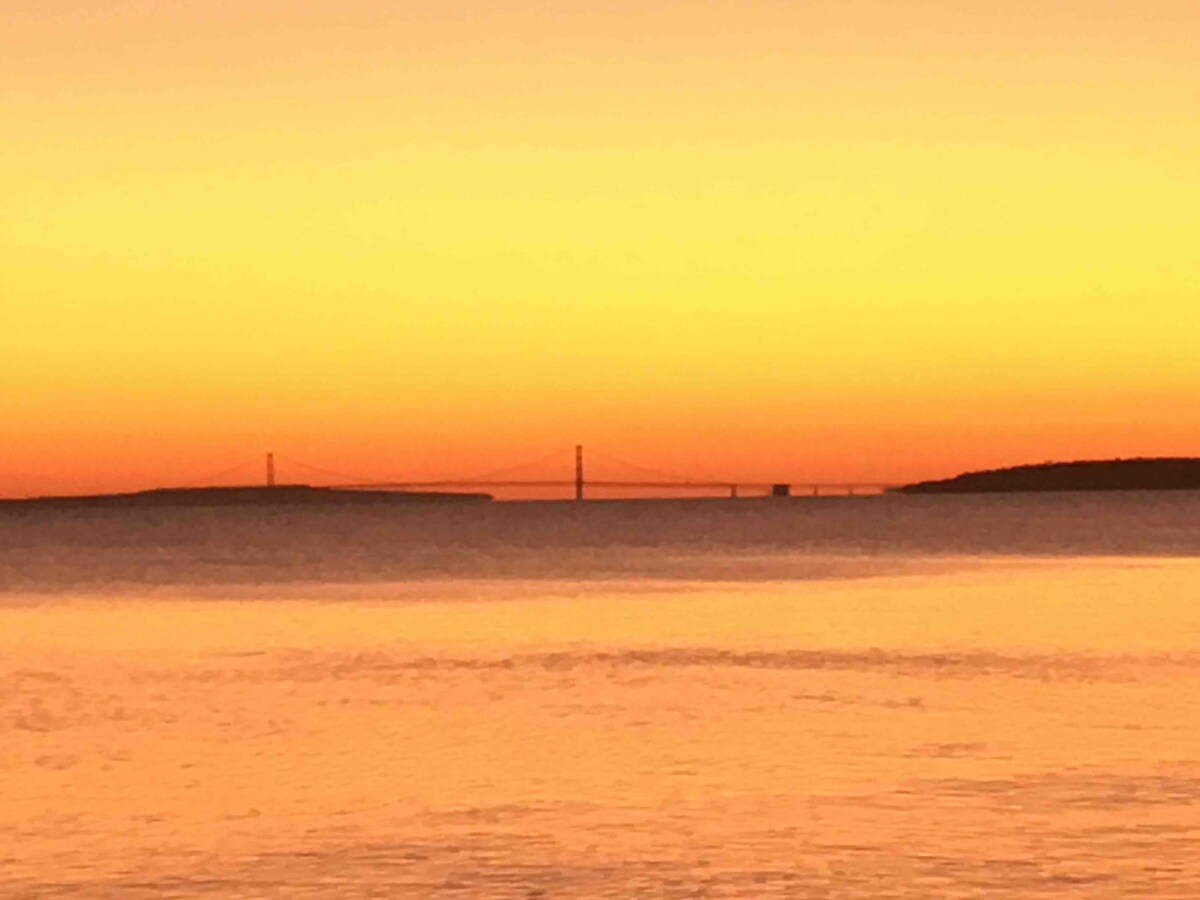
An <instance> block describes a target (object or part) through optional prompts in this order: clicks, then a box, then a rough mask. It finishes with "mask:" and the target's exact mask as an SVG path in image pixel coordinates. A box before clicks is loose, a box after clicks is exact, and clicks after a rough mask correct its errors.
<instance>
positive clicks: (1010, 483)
mask: <svg viewBox="0 0 1200 900" xmlns="http://www.w3.org/2000/svg"><path fill="white" fill-rule="evenodd" d="M893 490H894V491H895V492H897V493H901V494H1001V493H1018V492H1023V491H1172V490H1176V491H1177V490H1200V459H1195V458H1185V457H1172V458H1157V459H1143V458H1138V459H1106V460H1080V461H1076V462H1046V463H1038V464H1036V465H1026V466H1013V467H1011V468H1007V469H990V470H987V471H981V472H966V473H964V474H962V475H956V476H955V477H954V478H946V479H942V480H940V481H921V482H917V483H916V484H907V485H904V486H903V487H899V488H894V489H893Z"/></svg>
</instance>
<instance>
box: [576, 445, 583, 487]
mask: <svg viewBox="0 0 1200 900" xmlns="http://www.w3.org/2000/svg"><path fill="white" fill-rule="evenodd" d="M575 499H576V500H582V499H583V445H582V444H576V445H575Z"/></svg>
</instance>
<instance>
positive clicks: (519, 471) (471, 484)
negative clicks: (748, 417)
mask: <svg viewBox="0 0 1200 900" xmlns="http://www.w3.org/2000/svg"><path fill="white" fill-rule="evenodd" d="M597 459H598V460H599V461H600V462H601V465H600V466H599V469H600V470H601V471H603V472H606V474H603V475H601V476H600V477H592V476H590V475H589V470H590V469H591V465H592V462H593V461H594V460H597ZM569 461H570V457H569V456H568V455H567V454H566V452H564V451H563V450H556V451H554V452H553V453H549V454H545V455H543V456H540V457H537V458H535V459H531V460H526V461H524V462H521V463H518V464H516V465H510V466H504V467H502V468H498V469H491V470H488V471H486V472H477V473H473V474H470V475H466V476H463V477H448V478H432V479H429V478H426V479H410V480H406V479H402V478H378V477H375V478H372V477H367V476H364V475H362V474H355V473H350V472H343V471H338V470H336V469H330V468H326V467H323V466H318V465H312V464H310V463H306V462H302V461H300V460H297V459H292V458H289V457H284V456H281V455H279V454H275V453H268V454H266V456H265V458H264V457H258V458H256V459H254V460H246V461H244V462H241V463H239V464H237V465H235V466H230V467H228V468H226V469H222V470H221V471H219V472H214V473H210V474H208V475H205V476H202V477H199V478H196V479H193V480H190V481H189V483H188V484H186V485H183V486H184V487H206V486H211V485H216V484H227V483H229V479H231V478H236V477H239V476H240V477H242V478H245V477H247V476H248V474H249V472H250V471H251V470H252V468H258V470H259V472H260V473H262V474H261V477H262V478H263V480H262V482H261V483H262V484H263V485H265V486H267V487H275V486H277V485H280V484H282V483H283V482H282V481H280V480H279V478H278V471H279V470H281V469H285V470H287V471H288V473H289V475H290V474H291V473H293V472H295V473H298V474H301V475H303V476H304V479H305V480H304V482H303V483H305V484H310V485H312V486H314V487H323V488H337V489H339V490H362V491H367V490H370V491H456V490H469V491H480V490H486V491H500V492H503V493H505V494H508V495H510V496H525V497H529V496H538V497H543V496H561V497H572V496H573V497H574V499H575V500H585V499H599V498H598V497H597V494H599V495H600V498H604V499H615V498H616V497H618V496H636V497H653V496H725V497H729V498H733V499H737V498H739V497H763V496H769V497H790V496H813V497H819V496H855V495H862V494H878V493H882V492H884V491H886V490H888V489H889V488H892V487H896V485H894V484H890V483H884V482H872V481H836V482H835V481H819V480H803V479H801V480H796V479H781V480H776V481H754V480H742V479H730V478H713V477H696V476H691V475H687V474H681V473H678V472H668V471H664V470H661V469H655V468H652V467H648V466H642V465H639V464H637V463H633V462H629V461H627V460H623V459H620V458H618V457H615V456H612V455H610V454H606V453H601V452H599V451H595V450H591V451H589V454H588V465H587V466H586V467H585V458H584V451H583V447H582V446H580V445H576V446H575V449H574V468H573V471H571V470H568V473H569V474H564V476H563V477H557V478H556V477H535V475H534V474H532V473H534V472H545V471H546V470H547V468H549V467H557V465H562V464H563V463H569ZM556 464H557V465H556ZM563 467H564V468H566V466H563ZM614 469H616V470H617V471H618V472H619V471H624V472H625V473H626V474H625V475H623V476H622V475H620V474H613V470H614ZM314 477H315V478H316V479H317V480H312V479H313V478H314ZM241 483H243V484H244V483H245V482H244V481H242V482H241ZM292 483H295V482H292Z"/></svg>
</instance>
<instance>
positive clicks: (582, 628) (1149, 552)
mask: <svg viewBox="0 0 1200 900" xmlns="http://www.w3.org/2000/svg"><path fill="white" fill-rule="evenodd" d="M0 765H2V769H0V773H2V779H0V896H4V897H30V898H53V897H71V898H76V897H120V898H126V897H128V898H141V897H155V898H157V897H174V896H178V897H196V896H213V897H288V898H293V897H300V898H303V897H314V898H315V897H349V898H359V897H415V898H421V897H483V898H488V897H505V898H510V897H511V898H552V897H563V898H583V897H621V898H625V897H649V898H658V897H913V898H917V897H960V896H961V897H977V896H989V897H1036V896H1047V897H1060V896H1079V897H1122V898H1124V897H1179V898H1194V897H1197V896H1200V851H1198V849H1197V848H1200V495H1197V494H1194V493H1174V494H1124V495H1115V494H1114V495H1084V494H1080V495H1061V496H1057V497H1054V496H1050V497H997V498H962V497H959V498H955V497H942V498H890V497H889V498H861V499H829V500H817V501H807V500H806V501H800V500H797V501H791V502H771V501H738V502H733V501H703V502H670V503H597V504H585V505H583V506H574V505H571V504H504V505H496V506H493V507H490V508H482V509H480V508H474V509H465V508H462V509H456V508H450V507H444V508H436V507H413V508H409V509H404V508H397V509H392V510H383V509H340V510H333V509H330V510H307V511H304V510H291V511H287V510H279V511H274V512H271V511H265V512H264V511H248V510H227V511H219V512H218V511H203V510H184V511H174V512H171V511H162V510H157V511H145V512H129V511H123V512H100V511H93V512H63V511H57V512H56V511H41V512H36V513H25V514H19V513H13V512H11V511H9V512H3V513H0Z"/></svg>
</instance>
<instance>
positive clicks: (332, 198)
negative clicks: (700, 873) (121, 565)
mask: <svg viewBox="0 0 1200 900" xmlns="http://www.w3.org/2000/svg"><path fill="white" fill-rule="evenodd" d="M0 86H2V89H0V373H2V375H3V378H2V381H0V388H2V390H0V423H2V424H0V429H2V431H0V434H2V435H3V439H2V441H0V496H22V495H28V494H39V493H64V492H75V491H92V490H97V491H99V490H114V489H129V488H137V487H149V486H152V485H157V484H171V483H179V482H186V481H188V480H189V479H191V478H193V477H198V476H201V475H203V474H205V473H208V472H210V471H215V470H219V469H221V468H222V467H225V466H231V465H234V464H237V463H238V462H239V461H241V460H244V459H249V458H254V457H256V456H257V455H259V454H261V453H262V452H265V451H267V450H274V451H276V452H278V453H279V454H281V456H286V457H288V458H295V459H300V460H305V461H308V462H311V463H315V464H317V465H321V466H326V467H329V468H331V469H336V470H339V471H346V472H350V473H356V474H357V473H369V474H372V475H378V476H380V477H395V478H427V477H436V476H444V475H445V476H450V475H459V474H465V473H470V472H473V471H479V470H486V469H489V468H492V467H496V466H501V465H504V464H506V463H510V462H519V461H521V460H523V459H527V458H532V457H539V456H543V455H545V454H547V453H551V452H554V451H556V450H557V448H560V447H561V448H562V451H563V452H562V455H561V461H560V462H555V463H547V464H546V465H544V466H542V467H541V469H540V470H538V471H537V472H533V473H529V474H542V475H545V476H565V475H567V474H568V473H569V471H570V466H571V459H570V448H571V446H572V445H574V444H575V443H577V442H579V443H583V444H585V445H587V446H589V447H594V448H596V450H601V451H604V452H607V453H610V454H614V455H617V456H620V457H623V458H627V459H631V460H634V461H636V462H639V463H642V464H644V465H647V466H653V467H658V468H664V469H670V470H678V471H684V472H688V473H695V474H697V475H703V476H716V477H722V478H743V479H746V480H784V479H794V480H804V479H829V480H842V479H862V480H884V481H900V480H907V479H911V478H920V477H935V476H940V475H949V474H953V473H955V472H957V471H960V470H963V469H970V468H979V467H991V466H998V465H1009V464H1016V463H1022V462H1038V461H1041V460H1044V459H1052V458H1053V459H1070V458H1095V457H1112V456H1134V455H1200V415H1198V413H1197V409H1198V400H1200V268H1198V265H1197V259H1198V258H1200V256H1198V254H1200V8H1198V7H1197V4H1196V2H1195V0H1145V2H1141V3H1136V2H1132V0H1086V2H1084V0H1074V2H1062V0H1041V2H1025V0H1020V2H996V0H913V2H897V0H836V2H835V0H815V2H800V0H796V2H782V0H772V2H767V0H736V2H734V0H704V2H701V0H678V2H654V0H605V2H596V0H593V2H584V0H556V2H541V3H533V2H528V0H488V2H481V0H461V2H458V3H432V2H429V3H424V2H401V0H390V2H384V0H339V2H333V0H292V2H287V3H284V2H267V0H195V2H188V3H166V2H148V0H138V2H134V0H37V2H31V0H26V2H15V3H6V4H4V7H3V10H2V11H0ZM597 465H598V466H599V464H597ZM281 469H282V471H281V475H282V476H283V477H284V478H285V479H288V480H302V479H306V478H308V477H310V475H309V474H308V473H301V472H299V471H298V470H293V471H292V472H289V471H288V470H287V469H286V468H283V467H282V465H281ZM609 471H612V472H613V473H616V472H617V471H618V470H616V469H611V470H609ZM250 474H251V475H252V476H253V475H255V474H256V473H253V472H252V473H250ZM598 474H600V473H599V472H598ZM626 474H627V473H626Z"/></svg>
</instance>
